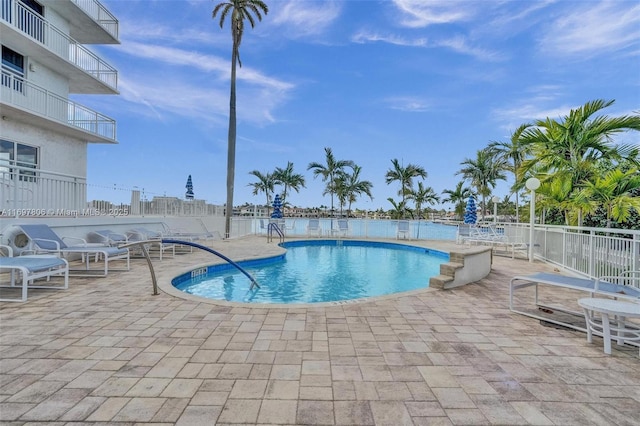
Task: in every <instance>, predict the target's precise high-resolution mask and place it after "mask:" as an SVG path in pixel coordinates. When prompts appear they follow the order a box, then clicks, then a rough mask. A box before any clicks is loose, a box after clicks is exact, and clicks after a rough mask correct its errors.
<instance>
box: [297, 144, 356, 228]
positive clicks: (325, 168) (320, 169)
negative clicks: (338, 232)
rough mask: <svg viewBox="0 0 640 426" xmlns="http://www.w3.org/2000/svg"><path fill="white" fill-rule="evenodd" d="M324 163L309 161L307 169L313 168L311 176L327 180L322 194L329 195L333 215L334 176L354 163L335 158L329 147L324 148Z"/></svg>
mask: <svg viewBox="0 0 640 426" xmlns="http://www.w3.org/2000/svg"><path fill="white" fill-rule="evenodd" d="M324 152H325V162H326V164H321V163H316V162H311V163H309V165H308V166H307V170H313V177H314V178H315V177H317V176H322V181H323V182H327V186H326V188H325V191H324V193H323V194H322V195H325V194H330V195H331V213H332V215H331V217H333V196H334V195H335V193H336V182H335V180H336V177H337V176H338V174H339V173H340V172H341V171H342V170H344V168H345V167H353V166H354V165H355V164H354V163H353V161H350V160H336V158H335V157H334V155H333V152H332V151H331V148H325V149H324Z"/></svg>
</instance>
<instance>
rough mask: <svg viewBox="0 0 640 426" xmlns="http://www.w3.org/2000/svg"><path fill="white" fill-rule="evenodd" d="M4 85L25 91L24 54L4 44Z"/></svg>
mask: <svg viewBox="0 0 640 426" xmlns="http://www.w3.org/2000/svg"><path fill="white" fill-rule="evenodd" d="M2 85H3V86H6V87H12V88H13V90H17V91H18V92H23V91H24V56H22V55H21V54H19V53H18V52H16V51H15V50H12V49H9V48H8V47H7V46H2Z"/></svg>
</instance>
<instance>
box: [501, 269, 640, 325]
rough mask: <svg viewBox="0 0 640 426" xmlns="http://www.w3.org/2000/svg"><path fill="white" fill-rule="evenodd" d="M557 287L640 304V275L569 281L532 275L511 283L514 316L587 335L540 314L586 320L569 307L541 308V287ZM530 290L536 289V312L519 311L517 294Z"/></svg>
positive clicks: (630, 272) (552, 274)
mask: <svg viewBox="0 0 640 426" xmlns="http://www.w3.org/2000/svg"><path fill="white" fill-rule="evenodd" d="M542 286H546V287H555V288H563V289H569V290H576V291H580V292H586V293H589V294H590V295H591V296H592V297H593V296H595V295H598V296H603V297H604V296H606V297H610V298H615V299H625V300H631V301H634V302H636V303H637V302H640V272H637V271H627V272H624V273H622V274H620V275H618V276H603V277H600V278H596V279H590V278H578V277H569V276H566V275H560V274H554V273H548V272H539V273H537V274H532V275H521V276H515V277H513V278H512V279H511V282H510V285H509V309H510V310H511V311H512V312H515V313H518V314H522V315H526V316H528V317H531V318H536V319H539V320H542V321H546V322H549V323H553V324H557V325H561V326H564V327H569V328H572V329H574V330H580V331H587V328H586V325H585V326H584V327H583V326H582V325H581V324H575V323H571V322H567V321H566V320H564V321H563V319H560V318H554V317H551V316H543V315H540V314H538V309H541V310H542V311H543V312H547V313H553V312H554V311H559V312H564V313H568V314H573V315H578V316H582V315H583V313H582V312H578V311H574V310H571V309H568V308H567V307H565V306H560V305H557V304H554V305H550V304H541V303H540V287H542ZM527 287H534V290H535V294H534V303H535V306H534V308H533V309H532V310H529V311H525V310H522V309H523V308H519V307H516V304H515V301H514V298H515V297H516V296H517V295H516V292H517V290H521V289H523V288H527ZM576 300H577V299H576Z"/></svg>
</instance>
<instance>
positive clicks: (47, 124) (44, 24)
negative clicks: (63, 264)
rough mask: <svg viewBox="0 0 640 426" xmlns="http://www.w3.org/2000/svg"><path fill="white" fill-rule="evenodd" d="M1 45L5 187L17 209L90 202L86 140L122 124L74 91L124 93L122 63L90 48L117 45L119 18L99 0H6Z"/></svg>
mask: <svg viewBox="0 0 640 426" xmlns="http://www.w3.org/2000/svg"><path fill="white" fill-rule="evenodd" d="M0 43H1V44H2V79H1V81H0V89H1V90H0V111H1V113H0V114H1V121H0V123H1V125H0V175H1V177H2V181H3V187H6V188H4V190H6V191H13V194H17V196H16V197H15V198H18V199H14V200H13V201H14V203H15V204H14V206H15V207H20V208H45V207H56V208H70V209H81V208H83V207H85V205H86V176H87V146H88V144H89V143H106V144H115V143H117V140H116V122H115V120H114V119H112V118H110V117H107V116H105V115H103V114H101V113H100V112H98V111H94V110H92V109H90V108H87V107H86V106H83V105H80V104H78V103H76V102H73V101H71V100H70V99H69V95H70V94H97V95H107V94H108V95H115V94H118V72H117V71H116V69H115V68H113V67H112V66H111V65H109V64H108V63H107V62H106V61H104V60H103V59H102V58H100V57H99V56H98V55H96V54H95V53H93V52H92V51H91V50H89V49H88V48H87V47H86V46H85V45H87V44H119V43H120V42H119V40H118V21H117V19H116V18H115V17H114V16H113V15H112V14H111V13H110V12H109V11H108V10H107V9H106V8H105V7H104V6H103V5H102V4H100V3H99V2H98V1H97V0H37V1H36V0H0ZM50 172H53V173H50ZM114 173H118V171H115V170H114ZM62 175H64V176H62ZM54 177H55V180H56V181H57V182H62V183H63V184H65V185H66V187H65V189H64V191H65V193H69V192H74V193H75V194H74V195H75V196H74V197H63V196H62V195H60V194H58V193H57V192H56V191H59V192H60V193H62V190H55V191H54V189H52V188H53V186H52V185H49V184H48V182H51V181H53V180H54ZM67 183H68V185H67ZM16 186H18V187H17V188H16ZM8 193H11V192H8ZM65 198H66V199H65ZM4 199H9V197H3V200H4Z"/></svg>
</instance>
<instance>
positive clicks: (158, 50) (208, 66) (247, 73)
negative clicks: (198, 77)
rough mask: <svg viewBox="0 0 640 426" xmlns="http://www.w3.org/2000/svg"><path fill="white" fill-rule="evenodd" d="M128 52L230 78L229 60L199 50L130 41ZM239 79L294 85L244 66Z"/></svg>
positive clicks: (280, 87) (276, 85) (279, 86)
mask: <svg viewBox="0 0 640 426" xmlns="http://www.w3.org/2000/svg"><path fill="white" fill-rule="evenodd" d="M127 53H128V54H129V55H132V56H136V57H139V58H145V59H149V60H152V61H156V62H161V63H163V64H169V65H174V66H182V67H189V68H192V69H197V70H201V71H204V72H214V73H217V74H218V76H219V78H225V79H226V78H228V75H229V70H230V69H231V64H230V62H229V61H228V60H225V59H222V58H220V57H217V56H213V55H205V54H202V53H199V52H197V51H188V50H183V49H178V48H173V47H165V46H160V45H154V44H145V43H135V42H131V43H128V46H127ZM237 79H238V80H242V81H245V82H247V83H251V84H256V85H260V86H266V87H270V88H272V89H274V90H277V91H287V90H290V89H292V88H293V87H294V85H293V84H292V83H288V82H284V81H281V80H278V79H275V78H271V77H267V76H265V75H263V74H262V73H260V72H259V71H257V70H255V69H252V68H250V67H246V66H245V67H243V68H242V72H238V75H237Z"/></svg>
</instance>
